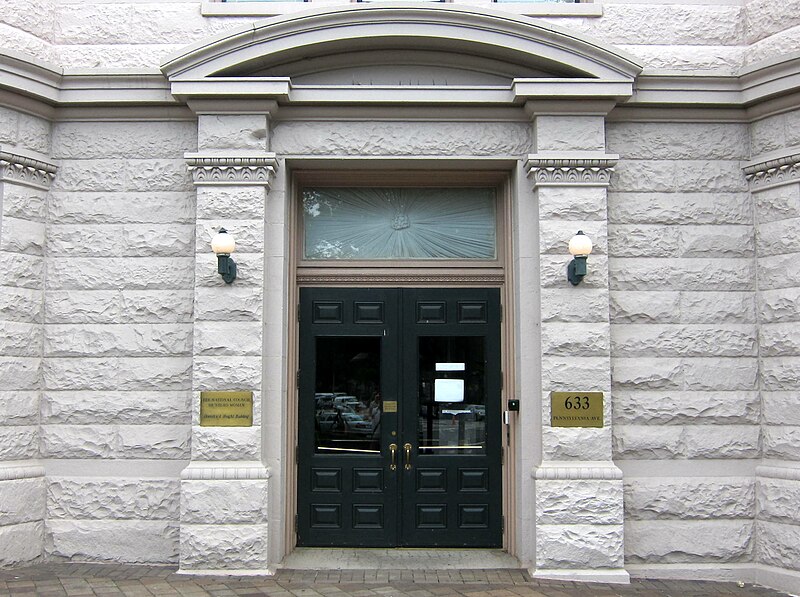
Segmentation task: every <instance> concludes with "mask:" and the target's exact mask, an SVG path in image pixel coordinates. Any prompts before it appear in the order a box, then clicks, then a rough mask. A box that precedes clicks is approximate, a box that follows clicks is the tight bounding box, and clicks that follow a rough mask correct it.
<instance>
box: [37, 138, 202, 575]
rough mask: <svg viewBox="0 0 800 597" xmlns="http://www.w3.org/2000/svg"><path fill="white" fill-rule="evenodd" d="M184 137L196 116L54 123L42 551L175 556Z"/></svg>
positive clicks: (190, 259) (182, 394)
mask: <svg viewBox="0 0 800 597" xmlns="http://www.w3.org/2000/svg"><path fill="white" fill-rule="evenodd" d="M194 147H196V124H195V123H194V122H62V123H58V124H57V125H55V127H54V131H53V155H54V157H55V158H57V159H58V160H59V162H60V170H59V176H58V177H57V178H56V180H55V182H54V184H53V187H52V190H51V193H50V196H49V200H48V209H47V226H48V243H47V286H46V296H45V303H44V304H45V308H44V342H43V350H44V369H43V395H42V404H41V413H42V415H41V454H42V457H43V458H45V459H48V461H49V462H50V463H51V464H50V465H49V467H50V470H51V471H52V473H50V474H48V479H47V480H48V488H47V537H46V553H47V555H48V556H52V557H55V558H73V559H80V560H84V561H85V560H119V561H126V562H170V561H173V562H174V561H176V560H177V555H178V526H177V520H178V512H179V485H180V483H179V479H178V477H179V473H180V470H181V469H182V468H183V467H184V466H185V464H186V461H187V460H188V458H189V452H190V441H189V439H190V424H191V415H190V411H189V404H190V399H191V365H192V323H191V322H192V305H193V298H194V292H193V287H194V244H195V243H194V234H195V228H194V221H195V200H194V191H193V188H192V185H191V180H190V178H189V175H188V173H187V171H186V164H185V162H184V160H183V152H184V151H186V150H187V149H193V148H194ZM48 472H50V471H48Z"/></svg>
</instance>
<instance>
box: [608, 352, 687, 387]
mask: <svg viewBox="0 0 800 597" xmlns="http://www.w3.org/2000/svg"><path fill="white" fill-rule="evenodd" d="M683 377H684V375H683V367H682V364H681V361H680V359H656V358H642V357H638V358H619V357H616V356H615V357H612V359H611V381H612V385H613V387H614V389H615V390H616V389H618V388H631V389H633V390H680V389H681V388H682V387H683Z"/></svg>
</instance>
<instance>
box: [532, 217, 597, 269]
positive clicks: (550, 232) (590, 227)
mask: <svg viewBox="0 0 800 597" xmlns="http://www.w3.org/2000/svg"><path fill="white" fill-rule="evenodd" d="M578 230H582V231H583V232H584V234H586V235H587V236H588V237H589V238H591V239H592V245H593V247H592V256H591V257H589V259H590V260H593V259H594V257H596V256H597V255H602V254H605V253H607V252H608V240H607V238H606V223H605V220H596V221H591V222H589V221H582V222H581V221H564V220H542V221H540V222H539V252H540V253H549V254H552V255H567V256H568V255H569V241H570V239H571V238H572V237H573V236H575V233H576V232H578Z"/></svg>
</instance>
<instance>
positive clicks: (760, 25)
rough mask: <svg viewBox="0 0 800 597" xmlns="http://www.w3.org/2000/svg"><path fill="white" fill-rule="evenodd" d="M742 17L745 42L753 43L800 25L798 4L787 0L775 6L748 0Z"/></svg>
mask: <svg viewBox="0 0 800 597" xmlns="http://www.w3.org/2000/svg"><path fill="white" fill-rule="evenodd" d="M744 16H745V35H746V40H747V42H748V43H753V42H756V41H758V40H760V39H763V38H765V37H768V36H769V35H771V34H773V33H778V32H780V31H782V30H784V29H786V28H788V27H792V26H793V25H798V24H800V19H799V16H800V2H798V0H787V1H786V2H783V3H782V4H776V3H775V2H771V1H769V0H750V1H749V2H748V3H747V4H746V10H745V14H744Z"/></svg>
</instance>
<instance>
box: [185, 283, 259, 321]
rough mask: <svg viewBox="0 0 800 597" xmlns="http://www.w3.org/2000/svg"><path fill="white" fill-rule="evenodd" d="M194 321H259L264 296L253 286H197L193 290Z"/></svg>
mask: <svg viewBox="0 0 800 597" xmlns="http://www.w3.org/2000/svg"><path fill="white" fill-rule="evenodd" d="M194 301H195V302H194V314H195V320H196V321H260V320H261V317H262V311H263V303H264V296H263V291H262V289H261V288H258V287H255V286H237V285H236V283H235V282H234V284H232V285H231V286H228V287H224V286H223V287H210V288H203V287H198V288H197V289H196V291H195V298H194Z"/></svg>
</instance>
